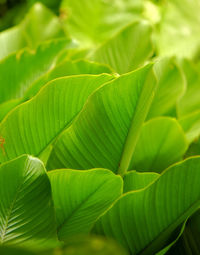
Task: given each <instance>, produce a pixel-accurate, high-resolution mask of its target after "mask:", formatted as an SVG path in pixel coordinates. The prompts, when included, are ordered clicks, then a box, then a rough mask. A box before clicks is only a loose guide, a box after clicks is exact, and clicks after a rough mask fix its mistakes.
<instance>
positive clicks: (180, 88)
mask: <svg viewBox="0 0 200 255" xmlns="http://www.w3.org/2000/svg"><path fill="white" fill-rule="evenodd" d="M154 69H155V73H156V76H157V78H158V87H157V90H156V93H155V97H154V100H153V102H152V105H151V108H150V110H149V113H148V117H147V118H148V119H150V118H154V117H157V116H161V115H169V116H171V115H172V114H174V112H175V115H176V104H177V102H178V99H179V98H180V97H181V96H182V94H183V92H184V90H185V85H186V84H185V79H184V76H183V74H182V72H181V70H180V68H179V67H178V66H177V64H176V62H175V60H174V58H163V59H161V60H159V61H158V62H156V63H155V65H154Z"/></svg>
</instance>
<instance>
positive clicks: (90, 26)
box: [61, 0, 143, 46]
mask: <svg viewBox="0 0 200 255" xmlns="http://www.w3.org/2000/svg"><path fill="white" fill-rule="evenodd" d="M83 6H84V8H83ZM142 9H143V8H142V1H141V0H135V1H131V0H126V1H123V0H111V1H109V2H107V1H104V0H93V2H92V3H91V2H90V1H87V0H76V1H73V0H63V1H62V4H61V18H62V20H63V23H64V24H65V26H66V29H67V31H69V33H70V34H71V35H72V36H73V37H74V38H76V39H77V40H79V41H80V42H81V45H82V46H88V45H89V46H91V45H93V44H99V43H100V42H102V41H105V40H107V39H108V38H110V37H111V36H113V35H114V34H115V33H116V32H117V31H119V30H120V29H121V28H122V27H124V26H126V25H127V24H129V23H131V22H133V20H135V19H138V17H139V15H140V14H141V12H142ZM91 21H92V22H91Z"/></svg>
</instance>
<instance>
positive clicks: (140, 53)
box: [91, 21, 153, 74]
mask: <svg viewBox="0 0 200 255" xmlns="http://www.w3.org/2000/svg"><path fill="white" fill-rule="evenodd" d="M151 30H152V29H151V27H150V25H149V24H148V23H147V22H146V21H140V22H134V23H133V24H131V25H128V26H127V27H125V28H124V29H123V30H121V31H120V32H119V33H117V34H116V35H115V36H113V37H112V38H111V39H110V40H108V41H107V42H106V43H104V44H103V45H102V46H100V47H99V48H98V49H97V50H96V51H95V52H94V53H93V55H92V56H91V59H93V60H95V61H97V62H100V63H104V64H108V65H110V66H111V67H112V68H113V69H114V70H115V71H116V72H118V73H120V74H121V73H126V72H130V71H132V70H134V69H136V68H137V67H140V66H141V65H143V64H144V62H145V61H146V60H147V59H148V58H149V57H150V56H151V55H152V53H153V46H152V42H151V33H152V31H151Z"/></svg>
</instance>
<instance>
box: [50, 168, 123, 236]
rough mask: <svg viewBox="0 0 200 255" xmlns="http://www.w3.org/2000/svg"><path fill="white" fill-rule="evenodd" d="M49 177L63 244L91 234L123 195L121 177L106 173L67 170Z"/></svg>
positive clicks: (51, 173) (100, 171)
mask: <svg viewBox="0 0 200 255" xmlns="http://www.w3.org/2000/svg"><path fill="white" fill-rule="evenodd" d="M48 176H49V178H50V181H51V187H52V193H53V201H54V205H55V210H56V218H57V226H58V237H59V238H60V239H61V240H65V239H67V238H69V237H70V236H73V235H75V234H76V235H79V234H86V233H89V231H90V229H91V228H92V226H93V224H94V222H95V221H96V220H97V218H98V217H99V216H100V215H101V214H102V213H103V212H104V211H105V210H106V209H107V208H108V207H109V206H110V205H111V204H112V203H113V202H114V201H115V200H116V199H117V198H118V197H119V196H120V195H121V194H122V179H121V177H119V176H116V175H114V174H113V173H112V172H110V171H108V170H104V169H93V170H88V171H78V170H68V169H67V170H66V169H65V170H57V171H51V172H49V174H48Z"/></svg>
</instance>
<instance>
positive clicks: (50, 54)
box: [0, 40, 71, 103]
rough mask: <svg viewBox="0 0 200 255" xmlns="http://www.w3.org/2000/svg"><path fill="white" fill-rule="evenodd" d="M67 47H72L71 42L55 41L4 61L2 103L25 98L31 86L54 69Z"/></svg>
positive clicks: (0, 79)
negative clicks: (59, 56)
mask: <svg viewBox="0 0 200 255" xmlns="http://www.w3.org/2000/svg"><path fill="white" fill-rule="evenodd" d="M67 47H71V41H70V40H69V41H67V40H54V41H51V42H48V43H43V44H41V45H40V46H39V47H38V48H37V50H36V51H30V50H25V51H21V52H19V53H17V54H12V55H11V56H9V57H7V58H6V59H4V60H2V61H1V62H0V72H1V76H0V84H3V86H1V87H0V103H3V102H5V101H7V100H13V99H17V98H23V96H24V93H25V92H26V90H27V89H28V88H29V87H30V86H31V84H32V83H33V82H34V81H36V80H37V79H39V78H40V77H41V76H42V75H43V74H45V73H46V72H47V71H48V70H50V69H52V68H53V66H54V65H55V62H56V59H57V58H58V54H59V53H60V52H61V51H62V50H63V49H65V48H67ZM10 70H12V72H11V71H10Z"/></svg>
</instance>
